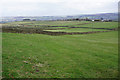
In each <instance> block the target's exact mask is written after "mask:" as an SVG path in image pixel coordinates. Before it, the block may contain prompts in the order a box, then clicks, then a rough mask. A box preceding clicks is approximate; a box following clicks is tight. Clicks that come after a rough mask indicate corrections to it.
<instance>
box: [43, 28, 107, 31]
mask: <svg viewBox="0 0 120 80" xmlns="http://www.w3.org/2000/svg"><path fill="white" fill-rule="evenodd" d="M44 31H51V32H88V31H107V30H104V29H86V28H84V29H83V28H73V29H62V30H44Z"/></svg>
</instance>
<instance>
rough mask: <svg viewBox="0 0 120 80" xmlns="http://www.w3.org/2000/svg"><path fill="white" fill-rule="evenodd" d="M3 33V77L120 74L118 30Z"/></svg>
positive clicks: (62, 76)
mask: <svg viewBox="0 0 120 80" xmlns="http://www.w3.org/2000/svg"><path fill="white" fill-rule="evenodd" d="M2 36H3V38H2V40H3V42H2V44H3V46H2V47H3V48H2V51H3V54H2V58H3V60H2V61H3V62H2V63H3V67H2V68H3V77H6V78H29V77H30V78H115V77H117V74H118V32H117V31H111V32H104V33H96V34H87V35H85V34H84V35H64V36H49V35H42V34H17V33H3V34H2Z"/></svg>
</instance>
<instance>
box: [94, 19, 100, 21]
mask: <svg viewBox="0 0 120 80" xmlns="http://www.w3.org/2000/svg"><path fill="white" fill-rule="evenodd" d="M92 21H101V20H100V19H95V20H92Z"/></svg>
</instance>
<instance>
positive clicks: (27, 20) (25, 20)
mask: <svg viewBox="0 0 120 80" xmlns="http://www.w3.org/2000/svg"><path fill="white" fill-rule="evenodd" d="M23 21H31V20H30V19H23Z"/></svg>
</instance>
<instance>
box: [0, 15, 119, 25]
mask: <svg viewBox="0 0 120 80" xmlns="http://www.w3.org/2000/svg"><path fill="white" fill-rule="evenodd" d="M73 18H80V19H83V18H89V19H101V18H103V19H111V20H115V21H118V13H103V14H89V15H87V14H86V15H74V16H73V15H70V16H11V17H2V18H0V23H5V22H12V21H23V19H31V20H37V21H39V20H63V19H73Z"/></svg>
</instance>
